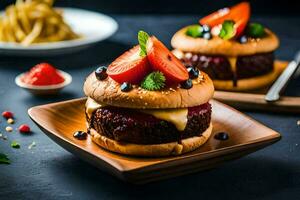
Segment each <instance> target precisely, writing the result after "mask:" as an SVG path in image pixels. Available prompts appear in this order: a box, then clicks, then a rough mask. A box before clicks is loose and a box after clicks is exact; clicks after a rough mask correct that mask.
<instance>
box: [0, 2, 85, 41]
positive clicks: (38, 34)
mask: <svg viewBox="0 0 300 200" xmlns="http://www.w3.org/2000/svg"><path fill="white" fill-rule="evenodd" d="M52 6H53V0H16V3H15V5H11V6H8V7H7V8H6V10H5V14H4V16H2V17H0V41H2V42H16V43H20V44H21V45H24V46H28V45H30V44H32V43H41V42H56V41H62V40H72V39H76V38H79V36H78V35H77V34H76V33H74V32H73V31H72V29H71V28H70V27H69V26H68V25H67V24H66V23H65V22H64V20H63V16H62V12H61V10H55V9H54V8H53V7H52Z"/></svg>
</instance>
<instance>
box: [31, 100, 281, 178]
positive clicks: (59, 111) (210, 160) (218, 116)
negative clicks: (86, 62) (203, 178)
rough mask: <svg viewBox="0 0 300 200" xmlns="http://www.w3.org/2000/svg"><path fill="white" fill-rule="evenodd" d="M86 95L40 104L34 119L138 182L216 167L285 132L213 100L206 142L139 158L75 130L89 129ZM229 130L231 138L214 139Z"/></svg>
mask: <svg viewBox="0 0 300 200" xmlns="http://www.w3.org/2000/svg"><path fill="white" fill-rule="evenodd" d="M85 100H86V99H85V98H82V99H75V100H70V101H64V102H59V103H53V104H47V105H42V106H36V107H33V108H31V109H29V111H28V113H29V115H30V117H31V119H32V120H33V121H34V122H35V123H36V124H37V125H38V126H39V127H40V128H41V130H42V131H44V132H45V133H46V134H47V135H48V136H49V137H50V138H51V139H53V140H54V141H55V142H56V143H58V144H59V145H61V146H62V147H64V148H65V149H66V150H68V151H70V152H72V153H73V154H75V155H77V156H79V157H80V158H82V159H83V160H85V161H87V162H89V163H91V164H92V165H95V166H96V167H98V168H100V169H102V170H104V171H107V172H109V173H110V174H112V175H114V176H116V177H118V178H120V179H122V180H124V181H129V182H133V183H146V182H151V181H156V180H160V179H164V178H170V177H174V176H179V175H183V174H187V173H192V172H196V171H201V170H204V169H208V168H212V167H216V166H218V165H219V164H221V163H223V162H224V161H227V160H231V159H235V158H238V157H240V156H243V155H246V154H248V153H251V152H253V151H256V150H258V149H260V148H263V147H264V146H267V145H269V144H272V143H274V142H276V141H278V140H279V139H280V134H279V133H277V132H275V131H273V130H272V129H270V128H268V127H266V126H264V125H262V124H260V123H258V122H256V121H255V120H253V119H251V118H249V117H247V116H245V115H244V114H242V113H240V112H238V111H236V110H234V109H232V108H231V107H229V106H226V105H224V104H222V103H219V102H217V101H215V100H212V101H211V103H212V106H213V115H212V123H213V133H212V137H211V138H210V139H209V140H208V142H207V143H205V145H203V146H202V147H200V148H199V149H197V150H195V151H193V152H191V153H187V154H184V155H181V156H175V157H163V158H138V157H129V156H123V155H119V154H116V153H112V152H109V151H106V150H104V149H102V148H100V147H99V146H97V145H96V144H94V143H93V142H92V141H91V139H90V138H89V137H88V139H87V140H85V141H80V140H77V139H75V138H74V137H73V133H74V132H75V131H78V130H86V121H85V116H84V115H85V114H84V104H85ZM221 131H225V132H227V133H228V134H229V137H230V138H229V140H227V141H219V140H216V139H214V137H213V136H214V135H215V134H216V133H218V132H221Z"/></svg>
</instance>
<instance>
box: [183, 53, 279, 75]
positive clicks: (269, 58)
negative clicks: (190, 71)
mask: <svg viewBox="0 0 300 200" xmlns="http://www.w3.org/2000/svg"><path fill="white" fill-rule="evenodd" d="M182 62H183V63H184V65H185V66H187V67H188V66H194V67H197V68H199V69H200V70H202V71H204V72H206V73H207V74H208V75H209V76H210V78H212V79H219V80H234V79H243V78H250V77H255V76H260V75H264V74H267V73H269V72H271V71H272V70H273V64H274V54H273V52H270V53H261V54H254V55H251V56H239V57H237V61H236V72H235V73H234V72H233V71H232V69H231V67H230V63H229V61H228V59H227V58H226V57H225V56H220V55H216V56H211V55H202V54H192V53H185V55H184V58H182Z"/></svg>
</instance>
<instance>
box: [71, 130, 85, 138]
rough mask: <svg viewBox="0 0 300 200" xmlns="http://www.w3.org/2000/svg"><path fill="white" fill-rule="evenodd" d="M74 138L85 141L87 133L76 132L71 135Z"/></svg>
mask: <svg viewBox="0 0 300 200" xmlns="http://www.w3.org/2000/svg"><path fill="white" fill-rule="evenodd" d="M73 136H74V138H76V139H78V140H85V139H86V137H87V133H86V132H84V131H76V132H75V133H74V134H73Z"/></svg>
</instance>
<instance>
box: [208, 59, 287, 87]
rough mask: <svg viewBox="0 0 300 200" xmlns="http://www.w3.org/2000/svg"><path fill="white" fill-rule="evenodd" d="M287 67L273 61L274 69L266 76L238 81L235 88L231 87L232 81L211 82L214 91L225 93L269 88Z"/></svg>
mask: <svg viewBox="0 0 300 200" xmlns="http://www.w3.org/2000/svg"><path fill="white" fill-rule="evenodd" d="M286 66H287V63H286V62H282V61H275V62H274V69H273V71H271V72H270V73H268V74H265V75H261V76H255V77H251V78H245V79H238V81H237V86H233V81H232V80H216V79H214V80H213V83H214V86H215V89H217V90H227V91H247V90H255V89H259V88H263V87H266V86H269V85H270V84H271V83H272V82H274V81H275V79H276V78H277V77H278V76H279V75H280V73H281V72H282V71H283V70H284V69H285V67H286Z"/></svg>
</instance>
